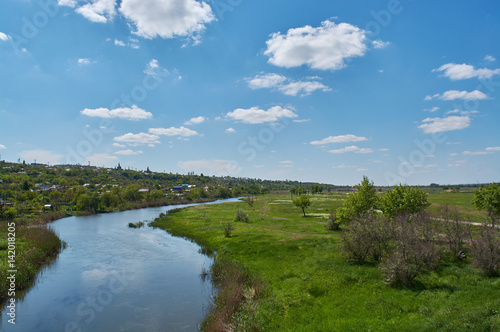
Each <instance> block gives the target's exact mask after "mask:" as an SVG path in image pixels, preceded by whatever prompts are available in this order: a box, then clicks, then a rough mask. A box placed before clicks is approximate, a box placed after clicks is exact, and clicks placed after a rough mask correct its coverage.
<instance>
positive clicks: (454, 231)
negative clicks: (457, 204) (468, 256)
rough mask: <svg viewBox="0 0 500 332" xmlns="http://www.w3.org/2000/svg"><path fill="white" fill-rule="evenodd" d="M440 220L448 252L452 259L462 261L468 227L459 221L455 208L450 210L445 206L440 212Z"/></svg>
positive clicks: (468, 234)
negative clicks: (441, 220)
mask: <svg viewBox="0 0 500 332" xmlns="http://www.w3.org/2000/svg"><path fill="white" fill-rule="evenodd" d="M442 219H443V227H444V230H445V236H446V242H447V244H448V250H449V251H450V253H451V254H452V255H453V257H454V259H456V260H462V259H464V258H465V252H466V251H467V250H466V249H467V245H466V244H467V240H468V239H469V238H470V234H471V230H470V226H469V225H467V224H465V223H463V222H461V221H460V220H459V218H458V210H457V209H456V208H454V209H450V208H449V207H448V206H445V207H444V208H443V212H442Z"/></svg>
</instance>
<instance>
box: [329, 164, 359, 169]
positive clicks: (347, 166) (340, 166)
mask: <svg viewBox="0 0 500 332" xmlns="http://www.w3.org/2000/svg"><path fill="white" fill-rule="evenodd" d="M332 168H357V166H349V165H344V164H342V165H338V166H332Z"/></svg>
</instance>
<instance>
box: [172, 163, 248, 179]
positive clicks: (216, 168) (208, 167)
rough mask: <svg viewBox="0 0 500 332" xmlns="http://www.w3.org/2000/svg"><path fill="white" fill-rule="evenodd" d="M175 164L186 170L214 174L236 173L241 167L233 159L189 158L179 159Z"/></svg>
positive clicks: (232, 174)
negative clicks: (185, 159) (188, 159)
mask: <svg viewBox="0 0 500 332" xmlns="http://www.w3.org/2000/svg"><path fill="white" fill-rule="evenodd" d="M177 166H178V167H179V168H180V169H183V170H186V171H199V172H203V173H209V174H214V175H231V176H234V175H238V174H239V173H240V172H241V167H240V166H239V165H238V163H237V162H236V161H233V160H206V159H203V160H190V161H179V162H178V163H177Z"/></svg>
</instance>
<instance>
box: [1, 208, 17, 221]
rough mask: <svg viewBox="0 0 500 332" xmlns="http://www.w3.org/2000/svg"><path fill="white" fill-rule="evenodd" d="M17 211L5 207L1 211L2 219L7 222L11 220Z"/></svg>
mask: <svg viewBox="0 0 500 332" xmlns="http://www.w3.org/2000/svg"><path fill="white" fill-rule="evenodd" d="M16 215H17V210H16V209H15V208H13V207H10V206H9V207H7V208H4V209H3V217H4V218H5V219H7V220H12V219H14V218H15V217H16Z"/></svg>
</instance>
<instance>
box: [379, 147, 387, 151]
mask: <svg viewBox="0 0 500 332" xmlns="http://www.w3.org/2000/svg"><path fill="white" fill-rule="evenodd" d="M377 151H389V149H388V148H380V149H378V150H377Z"/></svg>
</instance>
